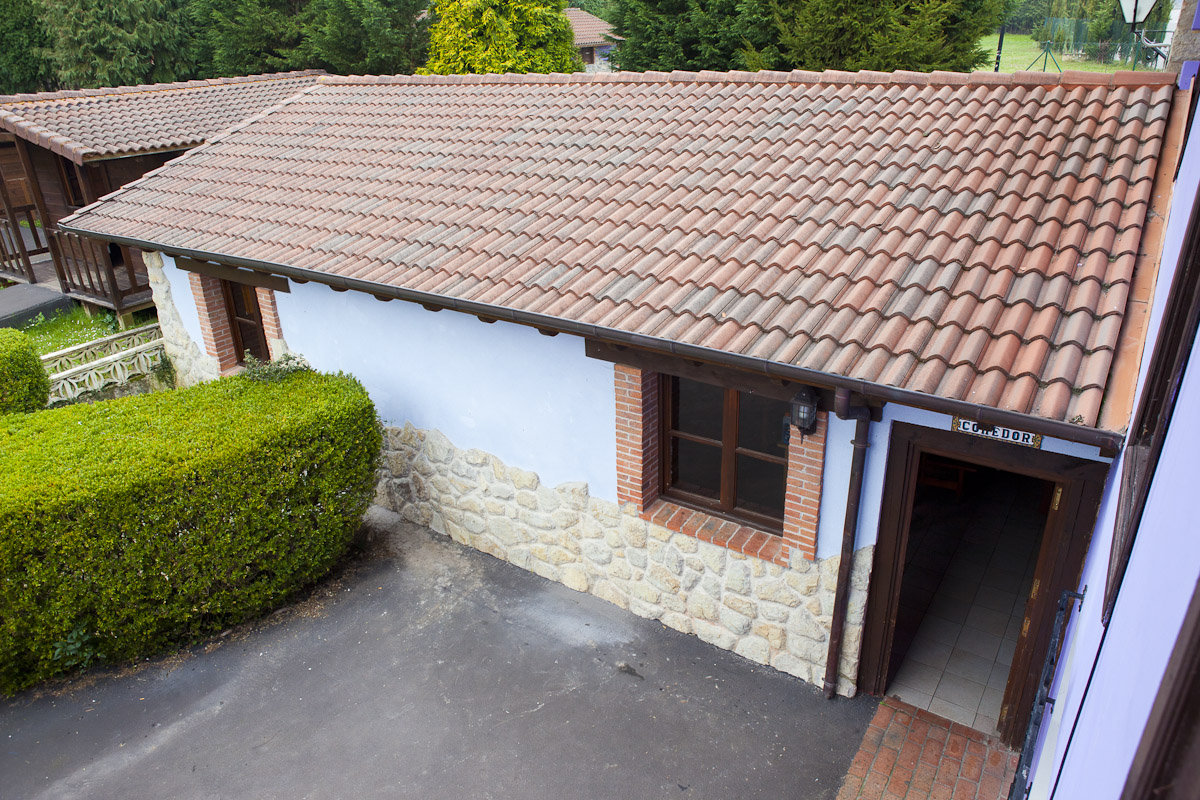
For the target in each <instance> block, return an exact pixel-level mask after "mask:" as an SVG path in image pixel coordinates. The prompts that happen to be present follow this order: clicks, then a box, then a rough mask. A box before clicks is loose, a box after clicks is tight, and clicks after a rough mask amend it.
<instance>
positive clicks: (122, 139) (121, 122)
mask: <svg viewBox="0 0 1200 800" xmlns="http://www.w3.org/2000/svg"><path fill="white" fill-rule="evenodd" d="M322 74H324V73H323V72H322V71H321V70H309V71H305V72H280V73H275V74H267V75H248V76H245V77H240V78H214V79H211V80H202V81H187V82H181V83H156V84H149V85H145V86H119V87H115V88H107V89H80V90H76V91H64V92H42V93H40V94H18V95H7V96H0V128H3V129H4V130H7V131H9V132H11V133H13V134H16V135H17V136H20V137H21V138H23V139H26V140H28V141H30V142H33V143H34V144H37V145H39V146H41V147H45V148H47V149H49V150H52V151H54V152H56V153H58V154H59V155H62V156H65V157H67V158H69V159H71V160H72V161H74V162H76V163H78V164H82V163H83V162H84V161H89V160H93V159H99V158H113V157H117V156H128V155H137V154H139V153H146V152H157V151H163V150H180V149H183V148H187V147H194V146H196V145H198V144H200V143H201V142H203V141H204V140H205V139H207V138H208V137H210V136H212V135H213V134H214V133H218V132H219V131H222V130H224V129H225V128H228V127H229V126H230V125H233V124H234V123H236V122H240V121H241V120H243V119H245V118H246V117H248V116H250V115H251V114H255V113H257V112H259V111H263V110H265V109H267V108H270V107H271V106H273V105H275V104H276V103H278V102H280V101H282V100H284V99H286V98H288V97H289V96H291V95H293V94H295V93H296V92H298V91H300V90H301V89H303V88H304V87H306V86H310V85H312V84H313V83H316V80H317V77H318V76H319V75H322Z"/></svg>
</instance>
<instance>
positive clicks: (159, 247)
mask: <svg viewBox="0 0 1200 800" xmlns="http://www.w3.org/2000/svg"><path fill="white" fill-rule="evenodd" d="M82 210H84V209H81V211H82ZM69 220H70V218H67V219H66V220H63V221H61V222H59V223H58V227H59V228H60V229H62V230H64V231H67V232H70V233H76V234H79V235H80V236H87V237H91V238H95V239H101V240H103V241H109V242H113V243H115V244H121V245H125V246H128V247H136V248H138V249H141V250H147V251H158V252H163V253H166V254H168V255H171V256H181V257H183V258H192V259H196V260H198V261H212V262H217V263H221V264H227V265H229V266H234V267H243V268H246V269H251V270H254V271H256V272H266V273H269V274H273V275H281V276H283V277H286V278H290V279H292V280H296V281H301V282H308V281H311V282H313V283H321V284H325V285H327V286H330V287H332V288H334V289H340V290H353V291H358V292H362V293H364V294H370V295H373V296H375V297H378V298H381V299H397V300H406V301H408V302H412V303H419V304H421V305H423V306H431V307H436V308H445V309H449V310H452V311H461V312H463V313H467V314H471V315H474V316H480V317H488V318H491V319H496V320H503V321H506V322H514V323H517V324H519V325H527V326H530V327H534V328H538V329H539V330H545V331H554V332H557V333H568V334H573V335H576V336H583V337H585V338H592V339H596V340H597V341H601V342H605V343H608V344H613V345H619V346H627V347H636V348H640V349H643V350H650V351H653V352H657V353H662V354H665V355H670V356H675V357H678V358H683V359H689V360H694V361H703V362H707V363H712V364H718V365H722V366H728V367H732V368H735V369H740V370H745V371H749V372H754V373H758V374H761V375H765V376H767V377H770V378H778V379H782V380H790V381H796V382H800V383H806V384H810V385H812V386H817V387H822V388H829V389H838V388H843V389H848V390H850V391H851V392H855V393H858V394H860V395H862V396H863V397H866V398H868V399H872V400H877V401H880V402H884V403H897V404H900V405H905V406H911V407H913V408H919V409H924V410H927V411H933V412H937V413H942V414H950V415H953V416H958V417H963V418H965V419H970V420H973V421H975V422H980V423H983V424H987V425H1000V426H1005V427H1015V428H1020V429H1022V430H1027V431H1030V432H1031V433H1039V434H1042V435H1044V436H1050V437H1053V438H1056V439H1064V440H1066V441H1071V442H1076V443H1078V444H1084V445H1090V446H1094V447H1097V448H1099V449H1100V452H1101V453H1102V454H1104V455H1111V454H1114V453H1116V452H1117V451H1118V450H1119V449H1120V447H1121V445H1122V443H1123V442H1124V438H1125V436H1124V433H1122V432H1118V431H1109V430H1102V429H1099V428H1091V427H1085V426H1082V425H1076V424H1074V423H1070V422H1065V421H1062V420H1054V419H1048V418H1045V417H1037V416H1034V415H1031V414H1023V413H1020V412H1016V411H1006V410H1004V409H999V408H994V407H991V406H983V405H978V404H975V403H969V402H966V401H964V400H954V399H951V398H945V397H938V396H936V395H930V394H925V393H923V392H917V391H913V390H911V389H901V388H898V387H895V386H887V385H885V384H877V383H871V382H869V381H863V380H859V379H856V378H847V377H845V376H842V375H835V374H833V373H828V372H819V371H817V370H812V369H807V368H804V367H798V366H795V365H792V364H784V363H781V362H777V361H768V360H765V359H760V358H754V357H751V356H745V355H739V354H737V353H729V352H726V351H723V350H715V349H712V348H708V347H700V346H697V345H690V344H685V343H682V342H676V341H671V340H668V339H660V338H656V337H653V336H647V335H645V334H639V333H633V332H630V331H622V330H618V329H615V328H607V327H602V326H598V325H592V324H590V323H584V322H576V321H574V320H569V319H563V318H561V317H553V316H549V315H546V314H538V313H535V312H530V311H519V310H517V309H512V308H507V307H504V306H496V305H491V304H489V303H480V302H476V301H472V300H462V299H459V298H456V297H447V296H445V295H439V294H433V293H430V292H421V291H416V290H412V289H405V288H404V287H401V286H392V285H389V284H381V283H372V282H370V281H365V280H362V279H359V278H348V277H345V276H342V275H334V274H330V273H326V272H317V271H315V270H308V269H302V268H299V267H292V266H289V265H287V264H276V263H272V262H268V261H260V260H258V259H251V258H242V257H239V256H231V255H224V254H221V253H209V252H204V251H200V250H194V249H191V248H184V247H173V246H171V245H168V244H164V243H162V242H151V241H146V240H142V239H135V238H133V237H128V236H116V235H112V234H106V233H99V232H97V231H91V230H87V229H85V228H79V227H76V226H74V225H71V224H69Z"/></svg>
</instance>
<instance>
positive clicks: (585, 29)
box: [563, 8, 620, 47]
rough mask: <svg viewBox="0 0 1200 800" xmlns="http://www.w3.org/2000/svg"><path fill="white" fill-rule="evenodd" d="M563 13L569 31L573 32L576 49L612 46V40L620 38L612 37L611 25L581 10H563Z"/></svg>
mask: <svg viewBox="0 0 1200 800" xmlns="http://www.w3.org/2000/svg"><path fill="white" fill-rule="evenodd" d="M563 13H564V14H566V15H567V19H568V20H569V21H570V23H571V30H573V31H574V32H575V46H576V47H599V46H600V45H605V44H612V43H613V39H619V38H620V37H619V36H613V33H612V25H609V24H608V23H607V22H605V21H604V20H602V19H600V18H599V17H597V16H596V15H594V14H589V13H588V12H586V11H584V10H583V9H582V8H565V9H563Z"/></svg>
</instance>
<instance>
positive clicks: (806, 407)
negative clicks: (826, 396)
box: [792, 386, 817, 434]
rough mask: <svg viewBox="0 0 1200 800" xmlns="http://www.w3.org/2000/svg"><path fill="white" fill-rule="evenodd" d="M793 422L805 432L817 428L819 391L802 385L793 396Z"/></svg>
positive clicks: (813, 430) (811, 431)
mask: <svg viewBox="0 0 1200 800" xmlns="http://www.w3.org/2000/svg"><path fill="white" fill-rule="evenodd" d="M792 424H793V425H795V426H796V427H797V428H798V429H799V430H800V432H801V433H803V434H809V433H813V432H815V431H816V430H817V393H816V392H814V391H813V390H812V388H811V387H808V386H801V387H800V390H799V391H797V392H796V394H795V395H793V396H792Z"/></svg>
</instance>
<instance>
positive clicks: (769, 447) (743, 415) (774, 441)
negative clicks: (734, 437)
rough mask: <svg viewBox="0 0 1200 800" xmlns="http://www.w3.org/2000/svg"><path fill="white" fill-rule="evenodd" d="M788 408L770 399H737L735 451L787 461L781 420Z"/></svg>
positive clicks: (754, 397)
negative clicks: (741, 449) (777, 457)
mask: <svg viewBox="0 0 1200 800" xmlns="http://www.w3.org/2000/svg"><path fill="white" fill-rule="evenodd" d="M790 411H791V409H790V408H789V407H788V404H787V403H785V402H783V401H782V400H775V399H773V398H770V397H761V396H759V395H753V394H746V393H744V392H742V393H740V394H739V395H738V447H744V448H746V449H747V450H755V451H757V452H759V453H768V454H770V455H774V456H780V457H781V458H787V445H786V444H784V443H783V418H784V417H786V416H787V415H788V414H789V413H790Z"/></svg>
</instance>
